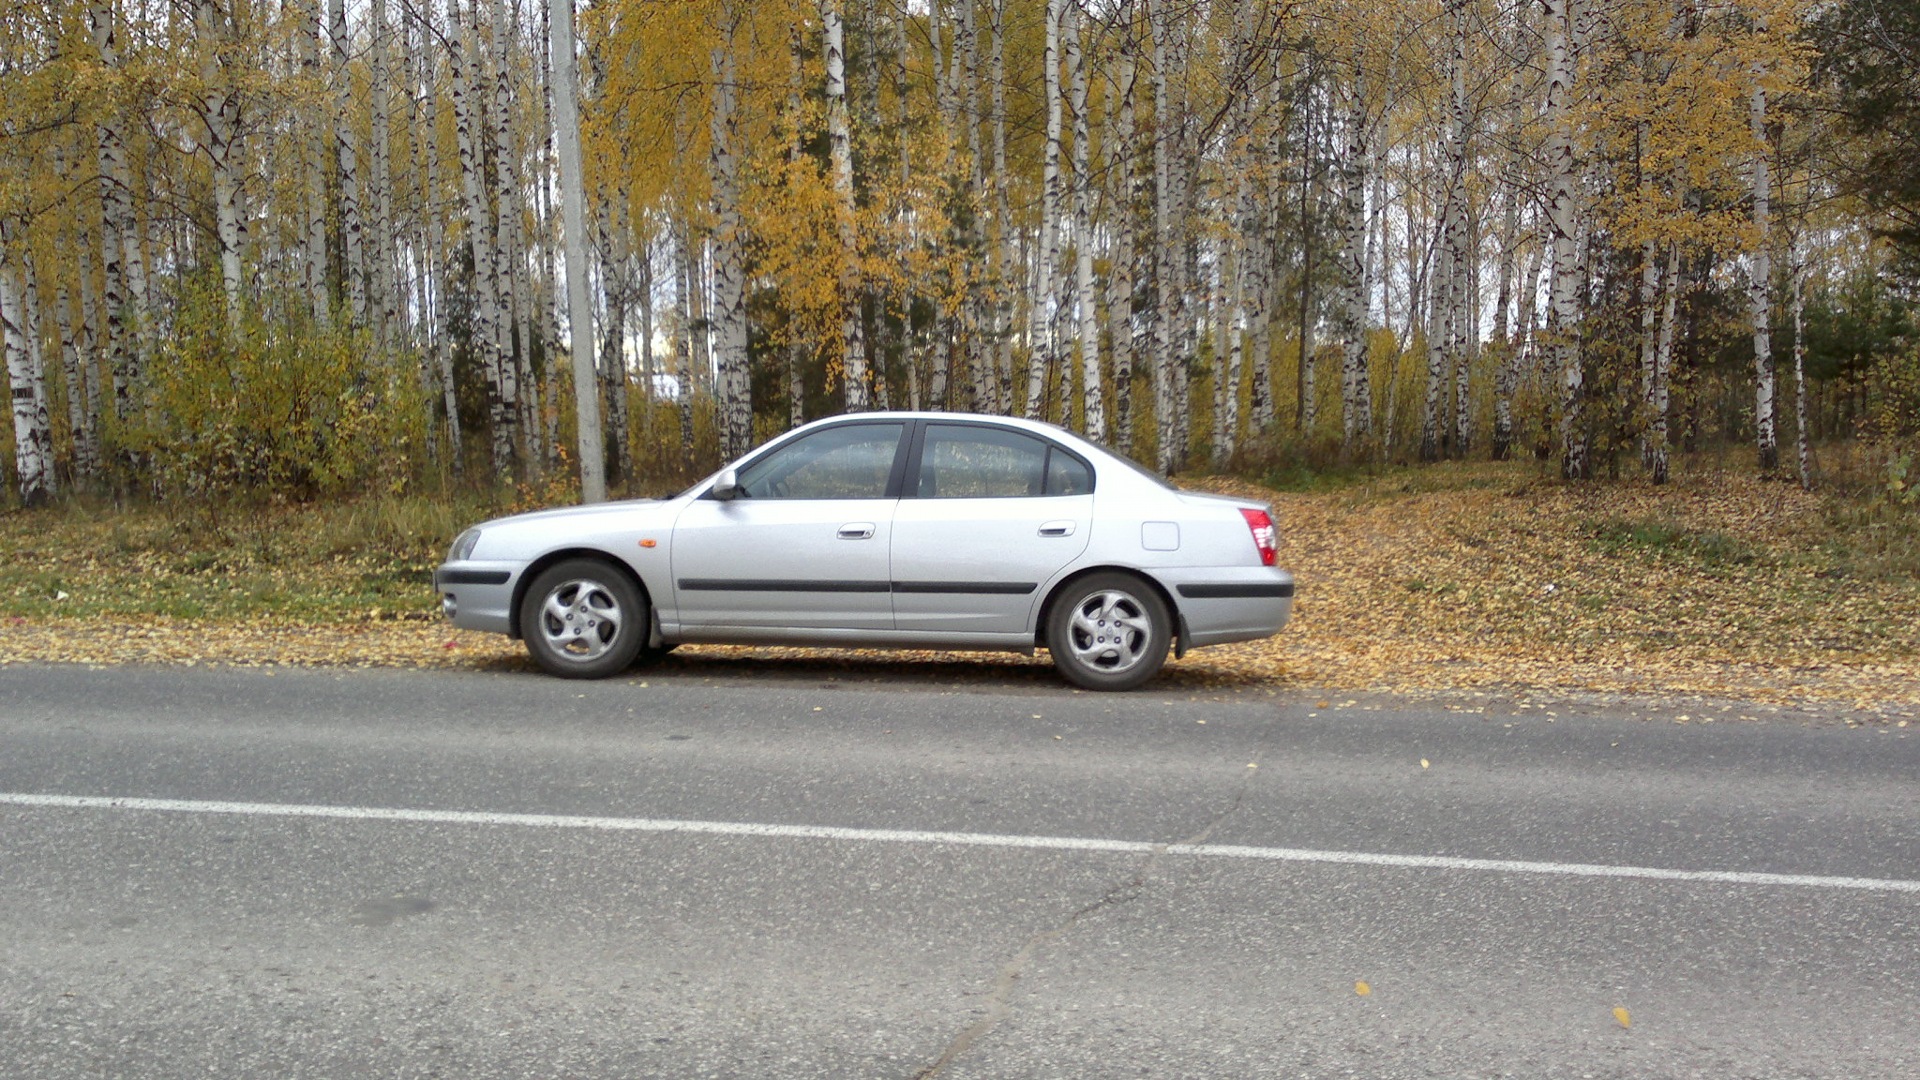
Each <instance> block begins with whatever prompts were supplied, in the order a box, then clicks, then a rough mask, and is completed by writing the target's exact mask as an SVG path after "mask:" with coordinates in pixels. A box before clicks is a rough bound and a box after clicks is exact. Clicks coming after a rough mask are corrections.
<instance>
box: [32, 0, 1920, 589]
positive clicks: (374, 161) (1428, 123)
mask: <svg viewBox="0 0 1920 1080" xmlns="http://www.w3.org/2000/svg"><path fill="white" fill-rule="evenodd" d="M576 23H577V25H576ZM556 41H562V42H564V44H562V45H560V46H559V48H558V51H556V47H555V44H554V43H555V42H556ZM556 57H559V58H561V59H562V60H563V61H564V60H565V59H567V58H568V57H571V58H573V59H574V60H575V61H576V62H575V63H573V64H568V63H564V62H562V63H555V62H554V60H555V58H556ZM570 68H572V69H577V70H569V69H570ZM1916 72H1920V3H1915V2H1912V0H1831V2H1811V0H1614V2H1609V3H1598V2H1591V0H1527V2H1508V0H1408V2H1401V0H1210V2H1208V0H1025V2H1016V3H1007V2H1006V0H762V2H749V0H599V2H595V3H591V4H587V5H584V6H582V7H581V8H580V9H579V10H578V12H577V13H576V12H573V11H571V10H570V9H564V8H562V7H560V6H558V5H556V4H552V3H542V2H539V0H446V2H445V3H444V4H442V3H439V2H438V0H353V2H352V3H347V2H346V0H327V2H326V3H325V4H324V6H323V5H322V4H321V3H320V2H319V0H283V2H277V3H274V2H267V0H30V2H24V3H19V4H14V5H11V6H10V7H9V10H8V12H7V13H6V14H5V15H4V16H3V17H0V315H3V316H4V324H5V325H4V350H5V357H6V370H7V386H8V389H9V392H10V401H11V405H12V427H13V436H14V437H13V439H12V440H11V442H10V445H8V446H6V447H5V449H4V450H0V478H3V479H4V481H5V488H6V491H7V492H8V494H7V496H6V498H7V499H9V500H11V501H12V502H13V503H14V505H15V506H18V507H36V506H40V505H42V504H47V503H55V504H62V503H64V504H66V505H70V506H71V505H97V504H98V503H99V501H100V500H101V499H103V498H104V499H106V500H108V501H109V502H110V504H111V505H112V506H114V507H119V508H122V509H123V510H124V509H125V508H128V507H156V506H157V507H160V508H162V509H163V511H164V509H165V508H169V507H171V508H174V510H173V512H176V513H177V512H182V511H190V512H193V513H203V514H204V513H215V514H217V513H219V511H212V510H209V509H208V508H210V507H224V506H229V505H238V506H242V507H244V506H247V505H255V506H259V505H271V506H287V505H324V504H339V503H351V502H354V501H356V500H365V499H367V498H370V497H372V498H416V499H424V500H427V501H435V500H438V501H439V502H441V503H445V502H446V501H447V499H448V497H450V496H456V497H457V498H458V499H460V500H464V502H463V503H462V505H471V504H474V503H476V502H477V503H478V504H480V505H483V506H491V507H500V506H514V505H522V504H531V503H534V502H540V501H552V500H562V499H570V498H575V497H578V496H579V494H580V492H581V490H582V487H583V486H584V488H585V491H586V492H587V493H588V494H589V495H592V494H596V493H597V491H596V485H604V486H605V487H606V488H608V489H610V490H611V492H612V493H613V494H615V495H620V494H657V493H659V492H660V491H663V490H666V489H668V488H670V487H672V486H673V485H675V484H677V483H680V482H684V481H686V480H688V479H690V478H692V477H695V476H697V475H700V474H702V473H703V472H704V471H705V470H708V469H711V468H712V467H714V466H716V465H717V464H718V463H719V462H720V461H721V460H723V459H724V458H726V457H728V456H731V455H733V454H737V453H739V452H741V451H743V450H745V449H746V448H748V447H749V446H751V445H753V444H755V443H757V442H759V441H761V440H763V439H765V438H767V437H769V436H771V435H773V434H776V433H778V432H779V431H782V430H785V429H786V428H788V427H789V426H791V425H793V424H796V423H799V422H801V421H803V420H805V419H810V418H813V417H817V416H821V415H826V414H830V413H835V412H840V411H849V410H860V409H866V408H883V407H893V408H901V407H913V408H953V409H967V410H975V411H982V412H1004V413H1013V414H1020V415H1026V416H1034V417H1040V418H1044V419H1048V420H1052V421H1054V422H1056V423H1060V424H1063V425H1065V426H1068V427H1071V428H1073V429H1076V430H1079V431H1082V432H1084V433H1086V434H1087V435H1089V436H1090V437H1093V438H1095V439H1097V440H1100V441H1102V442H1106V443H1109V444H1111V445H1113V446H1115V447H1116V448H1118V449H1120V450H1122V451H1123V452H1126V453H1128V454H1130V455H1132V456H1134V457H1136V458H1138V459H1140V460H1142V461H1144V462H1147V463H1148V464H1150V465H1152V466H1154V467H1157V468H1158V469H1160V470H1161V471H1163V472H1167V473H1178V472H1194V471H1207V472H1215V473H1224V472H1231V473H1234V474H1236V475H1239V476H1242V477H1247V478H1250V479H1253V480H1256V481H1263V482H1265V483H1267V484H1269V485H1281V486H1286V485H1287V484H1289V483H1308V484H1311V483H1314V482H1317V481H1316V480H1315V479H1314V478H1316V477H1326V476H1342V475H1344V476H1377V475H1381V472H1382V470H1390V469H1393V468H1397V467H1399V466H1402V465H1407V464H1415V465H1417V464H1418V463H1434V462H1441V461H1443V460H1448V459H1451V460H1454V461H1456V462H1467V463H1471V462H1474V461H1484V460H1488V459H1492V460H1495V461H1498V460H1506V459H1518V460H1522V461H1533V462H1536V463H1538V464H1536V465H1534V466H1533V467H1532V468H1533V470H1534V475H1537V476H1558V477H1560V478H1563V479H1564V480H1565V481H1568V482H1573V483H1575V484H1580V483H1582V482H1585V481H1588V480H1592V479H1595V478H1599V479H1602V480H1606V479H1616V480H1617V479H1619V478H1623V477H1625V478H1630V479H1632V481H1633V482H1634V483H1647V484H1653V485H1661V484H1666V483H1668V482H1669V480H1671V479H1674V478H1675V473H1674V470H1675V468H1676V462H1677V463H1679V465H1680V467H1681V468H1684V467H1685V463H1686V462H1689V461H1698V462H1705V463H1711V466H1712V468H1714V469H1719V468H1721V467H1722V465H1723V464H1724V463H1725V462H1726V460H1727V452H1728V448H1736V447H1737V448H1744V449H1743V450H1741V451H1740V454H1741V456H1742V457H1743V458H1744V462H1745V463H1744V464H1743V465H1740V466H1738V467H1737V469H1738V471H1740V472H1745V473H1748V474H1750V475H1754V476H1758V477H1761V478H1767V479H1772V480H1777V481H1778V482H1779V483H1778V484H1776V485H1774V486H1771V487H1770V486H1768V485H1767V484H1764V483H1763V484H1760V485H1758V486H1753V485H1740V486H1738V488H1737V490H1738V491H1740V492H1741V493H1742V495H1741V498H1742V499H1744V500H1747V501H1749V502H1753V503H1755V504H1772V503H1778V502H1781V501H1782V500H1783V499H1784V492H1785V491H1786V490H1788V489H1789V488H1788V485H1791V484H1792V483H1795V482H1797V483H1798V485H1799V486H1801V487H1802V488H1805V489H1818V490H1820V491H1822V492H1823V493H1825V495H1826V497H1829V498H1832V499H1836V500H1840V501H1841V503H1843V504H1844V507H1843V509H1842V510H1840V511H1832V512H1831V513H1830V517H1832V518H1833V520H1838V521H1844V522H1845V523H1846V524H1847V525H1848V526H1849V527H1851V528H1854V529H1856V530H1858V531H1860V532H1861V533H1862V534H1863V535H1864V534H1865V533H1872V534H1873V535H1875V536H1878V537H1881V538H1883V541H1885V542H1883V543H1882V544H1881V546H1882V548H1883V549H1887V548H1897V549H1902V550H1904V551H1905V552H1906V556H1905V557H1904V558H1892V559H1882V560H1880V561H1879V562H1878V563H1876V564H1875V565H1877V566H1879V567H1881V570H1880V571H1879V572H1880V573H1882V574H1883V575H1884V574H1892V575H1893V576H1895V577H1898V578H1902V579H1908V580H1910V579H1911V577H1912V576H1913V575H1914V574H1915V573H1916V572H1920V556H1916V555H1915V554H1914V552H1915V551H1916V550H1917V549H1920V542H1917V541H1916V539H1915V538H1916V532H1917V531H1920V530H1916V527H1915V525H1914V518H1915V516H1916V514H1917V513H1920V502H1917V500H1916V495H1915V491H1914V488H1913V486H1912V485H1913V483H1914V482H1915V480H1916V475H1915V465H1916V461H1917V460H1920V339H1916V337H1915V333H1914V329H1913V325H1912V316H1911V311H1912V303H1913V299H1914V295H1915V292H1914V291H1915V289H1916V287H1920V104H1916V103H1920V76H1916V74H1915V73H1916ZM576 104H577V115H578V118H579V119H578V124H577V126H574V125H570V124H568V123H567V122H566V121H565V119H564V118H565V117H566V116H567V115H568V113H569V112H570V111H572V109H573V108H574V107H575V106H576ZM576 134H577V136H578V149H577V153H578V155H579V158H580V160H581V163H582V166H581V168H579V169H571V170H570V169H569V168H567V167H565V166H566V163H567V161H568V154H569V153H570V152H574V148H572V147H570V146H569V145H568V144H569V142H570V141H571V140H570V137H571V136H573V135H576ZM569 195H573V196H576V197H578V199H579V216H578V221H579V223H580V224H579V226H578V227H577V228H575V229H573V230H572V235H569V232H568V230H567V229H566V228H565V227H564V225H563V223H564V221H565V220H566V218H567V217H568V215H567V213H566V212H565V211H566V210H567V203H568V197H569ZM569 246H574V247H575V250H573V251H572V252H569V251H568V248H569ZM570 255H571V260H570V259H569V256H570ZM569 266H574V267H578V269H577V270H576V271H575V272H574V273H573V274H572V275H571V282H570V278H569V274H568V272H567V268H568V267H569ZM570 283H571V284H575V285H579V286H582V287H583V288H582V289H581V290H580V293H581V295H580V296H578V297H577V298H576V297H570V296H569V284H570ZM589 381H590V382H591V384H592V385H591V387H590V392H589V393H587V394H584V395H583V394H580V393H578V390H579V389H580V388H582V387H584V386H586V384H587V383H588V382H589ZM582 416H585V417H586V418H587V423H586V424H585V425H583V424H581V423H580V422H579V417H582ZM596 434H597V435H598V438H597V439H596V438H594V437H593V436H594V435H596ZM596 443H597V445H598V449H596V448H595V447H596ZM1783 444H1784V445H1785V450H1784V451H1783V449H1782V445H1783ZM582 466H585V467H584V468H583V467H582ZM1703 467H1704V466H1703ZM76 500H77V502H76ZM435 521H436V522H437V518H436V519H435ZM1589 531H1591V530H1589ZM1601 532H1604V528H1602V529H1601ZM1596 535H1598V534H1596ZM1886 538H1891V539H1890V540H1887V539H1886ZM1902 545H1904V547H1902Z"/></svg>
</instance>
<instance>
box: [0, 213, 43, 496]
mask: <svg viewBox="0 0 1920 1080" xmlns="http://www.w3.org/2000/svg"><path fill="white" fill-rule="evenodd" d="M19 231H20V229H19V225H18V224H17V223H15V222H13V221H11V220H9V219H5V218H0V348H3V349H4V351H5V352H6V360H7V383H8V386H9V387H10V388H11V397H12V401H13V461H14V474H15V478H16V479H15V485H14V486H15V490H16V491H17V492H18V493H19V495H20V501H21V502H22V503H23V504H25V505H27V506H38V505H40V504H42V503H44V502H46V501H47V500H48V499H50V498H52V497H53V492H54V478H53V428H52V424H51V422H50V421H49V419H48V416H47V384H46V371H45V368H44V365H43V360H42V356H41V353H40V349H39V346H38V343H37V342H35V341H33V340H32V335H33V333H34V328H33V326H32V324H31V323H30V322H29V321H28V319H27V311H26V308H25V305H24V304H23V303H22V292H23V289H22V270H23V269H24V268H23V267H21V266H20V265H19V257H18V255H17V254H15V251H16V250H17V248H16V245H17V244H18V243H19V237H18V232H19Z"/></svg>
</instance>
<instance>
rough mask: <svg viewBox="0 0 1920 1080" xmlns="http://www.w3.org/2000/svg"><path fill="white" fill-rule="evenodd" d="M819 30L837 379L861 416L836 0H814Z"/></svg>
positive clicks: (861, 367)
mask: <svg viewBox="0 0 1920 1080" xmlns="http://www.w3.org/2000/svg"><path fill="white" fill-rule="evenodd" d="M820 29H821V38H822V48H823V49H824V50H825V52H826V68H827V141H828V153H829V155H830V156H831V158H832V162H833V191H834V198H835V200H836V206H835V225H836V227H837V230H838V232H839V239H840V258H841V260H842V262H841V265H842V270H841V273H840V302H841V304H842V305H844V311H845V314H844V317H843V318H842V320H841V329H840V335H841V343H842V348H843V349H844V350H845V351H844V353H843V357H844V359H843V361H842V378H843V379H844V380H845V382H846V405H847V411H848V412H864V411H865V410H866V409H867V408H868V407H869V402H870V401H871V398H870V396H869V394H868V389H867V340H866V318H865V316H864V314H863V313H862V312H861V310H860V292H861V290H860V281H861V273H860V235H859V231H858V224H857V222H856V220H855V216H854V199H853V144H852V138H853V136H852V132H851V131H850V130H849V129H848V127H847V74H846V70H847V52H846V37H845V30H844V27H843V25H842V22H841V18H840V0H820Z"/></svg>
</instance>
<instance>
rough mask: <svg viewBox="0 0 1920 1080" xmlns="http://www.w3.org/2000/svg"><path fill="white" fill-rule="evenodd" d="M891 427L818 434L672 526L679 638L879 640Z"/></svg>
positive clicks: (887, 608) (886, 607)
mask: <svg viewBox="0 0 1920 1080" xmlns="http://www.w3.org/2000/svg"><path fill="white" fill-rule="evenodd" d="M905 431H906V425H905V424H903V423H900V422H898V421H893V422H883V423H848V424H839V425H835V426H833V427H828V428H821V429H819V430H817V431H814V432H811V433H809V434H808V435H806V436H803V437H801V438H799V439H796V440H794V441H793V442H789V443H786V444H784V445H782V446H780V447H777V448H775V449H774V450H773V451H771V452H770V453H768V454H766V455H765V456H762V457H760V458H758V459H755V460H753V461H750V462H748V463H747V464H746V465H745V466H743V467H741V468H740V470H739V481H740V494H739V496H738V497H736V498H733V499H729V500H725V501H722V500H717V499H714V498H712V497H710V496H702V497H701V498H698V499H695V500H693V501H692V502H691V503H689V504H687V507H686V509H685V510H682V511H681V512H680V517H679V520H678V521H676V522H675V523H674V527H673V587H674V601H675V606H676V607H677V608H678V615H679V621H680V623H681V625H682V626H686V627H703V626H711V627H729V626H756V627H758V626H772V627H806V628H820V627H827V628H837V629H852V630H885V629H890V628H892V626H893V608H892V603H891V596H890V595H889V588H890V584H889V583H890V577H889V573H890V565H891V561H892V554H891V551H890V545H891V542H892V537H893V516H894V507H895V505H896V503H897V502H898V499H897V498H896V497H895V496H894V492H893V490H892V488H891V484H890V481H891V478H892V475H893V468H894V462H895V458H896V457H897V455H898V454H899V453H900V452H901V449H902V447H901V444H902V443H903V442H904V439H903V438H902V436H903V435H904V433H905Z"/></svg>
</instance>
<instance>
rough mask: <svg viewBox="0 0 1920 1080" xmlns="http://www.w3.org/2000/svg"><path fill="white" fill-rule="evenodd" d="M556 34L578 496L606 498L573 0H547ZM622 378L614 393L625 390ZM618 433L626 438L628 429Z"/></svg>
mask: <svg viewBox="0 0 1920 1080" xmlns="http://www.w3.org/2000/svg"><path fill="white" fill-rule="evenodd" d="M549 3H550V4H551V5H552V6H553V16H552V21H551V22H550V23H549V24H548V27H549V29H550V31H551V33H552V35H553V38H552V42H551V49H552V53H553V118H554V127H555V134H556V136H557V141H558V143H559V150H560V155H559V156H560V161H559V165H560V213H561V222H560V227H561V229H562V233H561V236H562V239H563V240H564V242H565V248H566V252H565V258H566V272H567V329H568V331H569V333H570V339H569V344H570V348H569V350H568V351H569V352H570V353H571V354H572V357H573V405H574V415H575V438H576V439H577V440H578V444H579V450H580V498H581V501H583V502H589V503H595V502H603V501H605V500H606V497H607V478H606V450H605V448H604V445H603V443H602V442H601V425H600V395H599V389H598V381H597V380H596V379H595V378H594V377H593V306H592V303H591V301H590V300H589V299H588V297H587V211H586V202H587V182H586V173H585V166H584V163H583V162H582V160H581V155H580V115H579V114H580V103H579V83H580V80H579V76H578V74H577V62H576V60H575V57H574V44H573V41H574V34H573V0H549ZM625 381H626V380H624V379H622V380H621V382H622V385H621V386H619V387H618V388H616V391H615V392H616V393H620V394H625V393H626V386H625V385H624V384H625ZM618 437H619V438H620V439H621V440H622V441H624V440H625V438H626V433H625V432H624V431H620V432H619V433H618Z"/></svg>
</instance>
